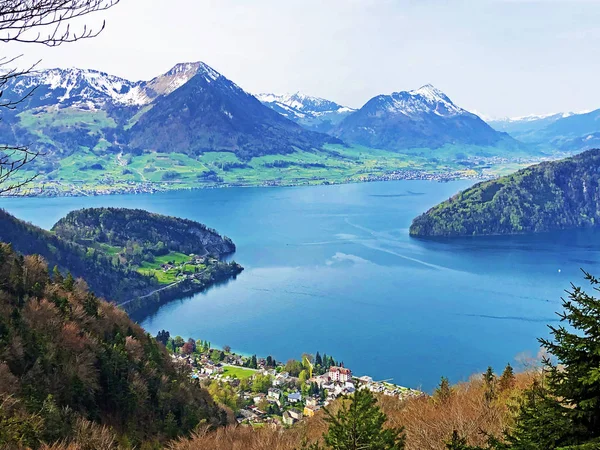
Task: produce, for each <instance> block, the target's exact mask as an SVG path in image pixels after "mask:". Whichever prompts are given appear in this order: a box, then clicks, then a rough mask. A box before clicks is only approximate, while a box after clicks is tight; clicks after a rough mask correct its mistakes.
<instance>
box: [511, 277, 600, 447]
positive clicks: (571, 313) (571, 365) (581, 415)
mask: <svg viewBox="0 0 600 450" xmlns="http://www.w3.org/2000/svg"><path fill="white" fill-rule="evenodd" d="M585 278H586V280H587V281H588V282H589V283H590V285H591V287H592V288H593V289H597V288H598V287H599V285H600V281H598V280H597V279H596V278H594V277H592V276H591V275H589V274H585ZM563 308H564V311H563V312H562V313H560V314H559V317H560V318H561V322H563V323H564V325H562V324H561V325H560V326H550V330H551V333H552V336H553V339H552V340H549V339H540V343H541V344H542V346H543V347H544V348H545V349H547V350H548V351H549V352H550V353H551V354H552V355H553V357H554V358H556V360H557V362H558V363H560V365H558V364H556V363H554V362H553V361H552V360H551V359H546V360H545V361H544V364H545V368H544V371H545V373H546V375H545V379H544V386H542V385H540V384H538V383H535V384H534V385H533V386H532V387H531V388H530V389H529V390H528V391H527V393H526V396H525V398H524V399H523V400H522V402H521V405H520V409H519V414H518V417H517V420H516V425H515V428H514V429H513V430H512V431H511V432H510V433H509V434H508V436H507V442H508V444H507V448H512V449H517V450H538V449H540V450H541V449H544V450H546V449H547V450H552V449H560V448H578V447H579V448H585V446H591V447H590V448H594V447H593V445H598V443H599V442H600V376H599V374H600V369H599V368H600V326H599V323H600V300H599V299H597V298H595V297H593V296H592V295H589V294H588V293H587V292H586V291H585V290H583V289H582V288H580V287H576V286H573V287H572V290H571V291H570V292H569V296H568V299H566V300H563ZM581 446H583V447H581Z"/></svg>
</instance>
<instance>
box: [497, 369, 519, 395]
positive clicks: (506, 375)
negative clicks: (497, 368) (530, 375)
mask: <svg viewBox="0 0 600 450" xmlns="http://www.w3.org/2000/svg"><path fill="white" fill-rule="evenodd" d="M514 384H515V371H514V370H513V368H512V366H511V365H510V363H508V364H507V365H506V367H505V368H504V372H502V375H501V376H500V379H499V380H498V389H499V390H500V392H504V391H507V390H509V389H512V387H513V386H514Z"/></svg>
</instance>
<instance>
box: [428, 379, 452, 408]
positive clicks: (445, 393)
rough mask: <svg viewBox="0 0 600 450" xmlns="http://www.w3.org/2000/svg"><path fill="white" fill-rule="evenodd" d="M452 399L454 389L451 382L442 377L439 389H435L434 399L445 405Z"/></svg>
mask: <svg viewBox="0 0 600 450" xmlns="http://www.w3.org/2000/svg"><path fill="white" fill-rule="evenodd" d="M450 397H452V388H451V387H450V382H449V381H448V378H446V377H442V379H441V380H440V384H439V385H438V387H437V388H435V392H434V393H433V398H434V399H435V400H436V401H439V402H442V403H445V402H447V401H448V400H450Z"/></svg>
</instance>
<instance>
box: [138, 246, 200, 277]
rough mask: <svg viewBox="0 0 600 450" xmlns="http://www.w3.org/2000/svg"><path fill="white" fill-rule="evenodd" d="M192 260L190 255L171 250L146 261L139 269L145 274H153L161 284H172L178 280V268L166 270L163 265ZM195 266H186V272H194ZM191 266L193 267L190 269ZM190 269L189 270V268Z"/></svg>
mask: <svg viewBox="0 0 600 450" xmlns="http://www.w3.org/2000/svg"><path fill="white" fill-rule="evenodd" d="M189 260H190V257H189V256H188V255H184V254H183V253H178V252H170V253H168V254H166V255H163V256H156V257H155V258H154V261H152V262H150V261H144V262H143V263H142V265H141V266H140V267H139V268H138V269H137V271H138V272H139V273H141V274H143V275H153V276H155V277H156V279H157V280H158V282H159V283H160V284H171V283H174V282H175V281H177V273H178V272H179V271H178V270H177V269H169V270H167V271H166V272H165V271H164V270H163V269H162V268H161V265H163V264H167V263H175V264H182V263H184V262H187V261H189ZM194 267H196V266H191V265H187V264H186V265H185V266H184V268H185V269H184V272H186V273H194ZM189 268H191V269H189ZM188 269H189V270H188Z"/></svg>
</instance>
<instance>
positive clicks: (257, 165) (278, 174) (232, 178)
mask: <svg viewBox="0 0 600 450" xmlns="http://www.w3.org/2000/svg"><path fill="white" fill-rule="evenodd" d="M107 144H108V143H107V142H106V141H104V140H102V139H101V140H99V141H98V143H97V144H96V147H95V148H94V149H89V148H86V147H82V148H81V151H79V152H77V154H74V155H71V156H68V157H66V158H63V159H62V160H60V162H59V166H58V168H56V169H55V170H53V171H52V172H50V173H48V174H42V175H41V176H39V177H38V178H37V179H36V180H35V181H34V182H33V183H31V184H30V185H29V187H30V188H34V189H40V190H43V191H44V192H45V193H46V195H64V194H69V195H73V194H76V195H96V194H106V193H117V192H123V193H127V192H153V191H157V190H158V191H165V190H173V189H194V188H205V187H228V186H298V185H318V184H340V183H352V182H360V181H367V180H376V179H386V178H389V177H395V178H411V177H418V174H449V173H452V176H453V177H455V178H456V177H462V178H482V177H488V178H489V177H491V176H498V175H500V174H505V173H506V172H507V171H509V170H513V169H515V168H520V167H523V166H525V165H528V164H531V163H533V162H536V161H535V160H530V161H529V160H518V159H516V160H514V161H510V160H496V159H494V158H490V157H489V156H487V155H486V154H487V152H488V151H491V150H490V149H487V150H486V149H479V151H480V153H481V155H482V156H480V157H479V158H480V159H479V160H477V161H473V160H470V161H465V160H462V161H461V160H456V159H452V155H459V156H460V155H463V153H461V152H464V155H473V154H474V152H476V151H477V150H476V149H475V148H467V147H456V146H446V147H443V148H440V149H435V150H432V149H413V150H412V151H411V152H410V153H396V152H391V151H386V150H378V149H371V148H365V147H360V146H352V147H346V146H343V145H327V146H324V147H323V149H321V150H320V151H318V152H317V151H315V152H305V151H298V152H295V153H291V154H287V155H268V156H261V157H255V158H252V159H250V160H240V159H238V158H237V156H236V155H235V154H233V153H228V152H209V153H205V154H202V155H200V156H197V157H191V156H188V155H184V154H181V153H147V154H142V155H127V154H120V153H119V154H115V153H110V152H108V151H106V150H105V147H106V145H107ZM434 156H435V157H434ZM41 158H43V156H41ZM33 173H34V172H33V171H30V172H23V173H22V177H25V176H27V175H32V174H33ZM402 173H408V174H407V175H402ZM16 180H17V179H16V178H15V181H16ZM32 192H33V191H32ZM33 193H36V194H39V192H33Z"/></svg>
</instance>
